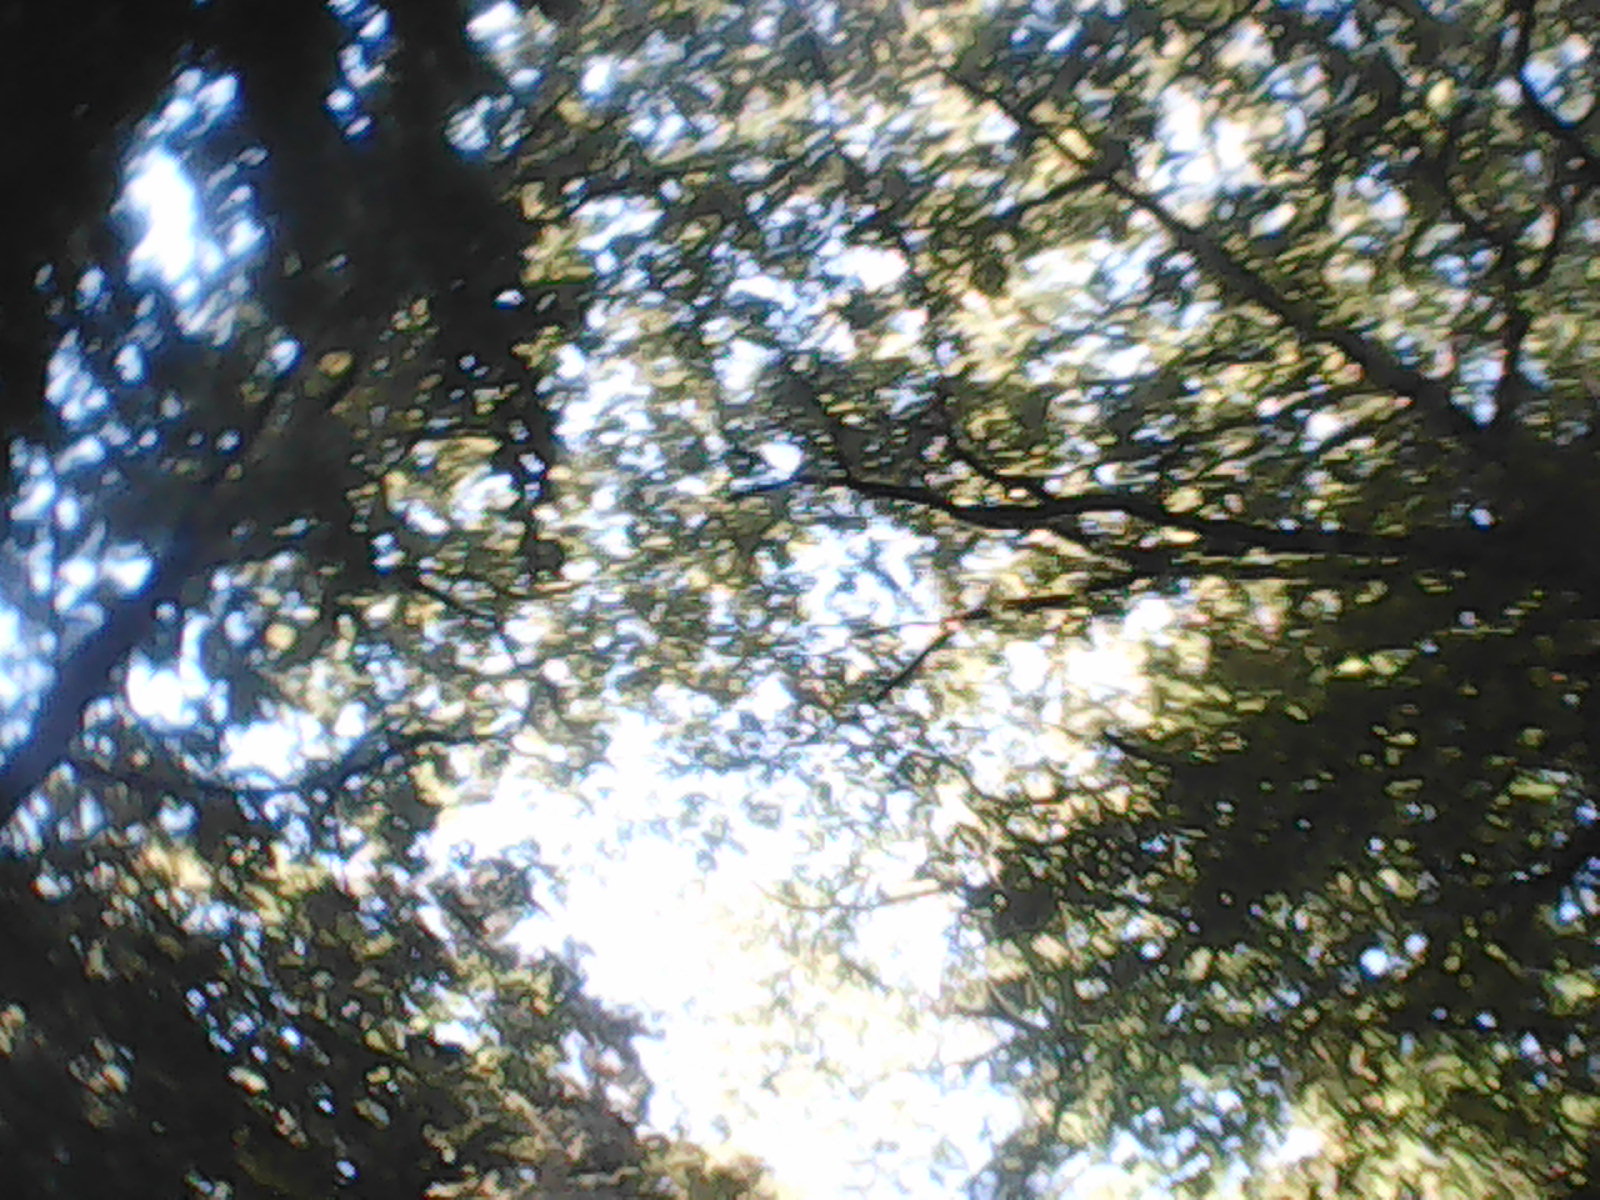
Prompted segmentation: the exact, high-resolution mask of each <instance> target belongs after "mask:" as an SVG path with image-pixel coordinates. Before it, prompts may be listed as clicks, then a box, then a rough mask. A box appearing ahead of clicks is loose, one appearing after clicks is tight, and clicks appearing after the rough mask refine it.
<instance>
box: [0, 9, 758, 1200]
mask: <svg viewBox="0 0 1600 1200" xmlns="http://www.w3.org/2000/svg"><path fill="white" fill-rule="evenodd" d="M554 7H555V6H552V8H554ZM458 16H459V14H457V13H455V12H454V11H453V9H452V8H451V6H440V5H435V4H428V3H424V4H404V3H402V4H398V5H389V6H387V7H386V8H385V9H384V10H382V11H381V12H380V11H379V10H377V9H375V8H372V7H370V6H363V5H335V6H332V7H329V6H325V5H323V4H320V3H299V4H288V5H282V4H272V5H262V4H253V3H250V2H248V0H233V2H230V3H223V4H217V5H199V6H195V5H186V4H180V5H176V6H174V5H167V6H164V7H161V8H160V9H159V11H158V10H157V8H155V7H151V8H150V9H149V11H146V10H145V8H142V7H141V8H139V9H138V10H137V11H136V10H135V9H133V8H130V7H128V6H110V7H108V8H106V9H105V11H104V12H103V13H98V12H97V13H96V15H95V19H94V20H93V21H91V22H89V23H88V24H87V25H79V24H74V23H73V17H72V16H71V15H70V14H67V10H55V9H48V8H40V7H39V6H33V5H28V6H11V7H8V8H6V9H5V11H4V13H3V14H0V27H3V29H4V32H5V36H4V38H3V44H4V45H5V46H6V47H7V49H8V51H12V52H15V51H17V50H24V51H37V52H38V60H37V61H35V62H30V63H28V64H27V69H20V68H19V70H18V71H16V72H9V71H8V72H7V73H6V78H5V85H4V86H5V88H6V89H7V90H6V91H5V92H4V94H5V96H7V97H8V98H11V99H14V100H16V101H17V108H18V110H19V111H20V110H21V109H22V108H29V109H32V108H33V106H34V104H35V102H37V104H38V109H39V113H40V120H39V122H38V123H37V124H36V125H33V126H22V125H17V124H16V123H13V125H14V126H15V129H12V128H11V127H8V132H7V135H6V141H5V143H4V151H5V153H6V154H7V156H8V163H9V165H10V167H11V168H12V169H16V170H20V171H22V172H23V173H24V174H25V175H29V176H33V175H35V174H36V175H37V176H38V178H39V180H40V187H39V192H38V196H37V197H36V198H33V197H32V193H29V197H30V198H33V199H34V203H33V204H32V205H31V206H30V205H29V204H27V203H23V204H20V205H19V204H17V203H16V202H17V201H18V200H21V199H23V192H24V191H25V189H11V191H10V192H8V195H7V199H6V202H5V203H6V205H7V207H6V208H5V210H4V215H5V218H6V221H5V224H6V234H7V241H6V243H5V245H4V253H3V254H0V316H3V319H4V324H5V345H4V351H5V353H4V357H3V360H0V391H3V393H4V397H5V406H4V429H3V430H0V432H3V433H4V435H5V436H6V438H7V441H8V445H9V444H10V443H11V439H12V437H13V435H14V434H16V433H17V431H18V430H23V431H26V432H28V433H29V434H30V437H29V438H28V440H26V441H19V442H16V443H15V444H14V445H11V446H10V448H11V449H12V451H13V453H12V466H13V476H12V478H13V481H14V484H15V486H14V488H13V490H12V492H11V495H10V498H9V503H8V508H9V514H8V515H9V522H8V524H7V526H6V534H7V538H6V541H5V544H4V546H3V549H0V571H3V578H4V580H5V585H4V595H5V606H4V610H3V614H0V619H3V621H4V627H5V631H6V636H5V645H4V651H3V653H4V658H5V664H6V679H7V682H6V683H5V684H4V686H3V688H0V700H3V703H4V706H5V707H4V711H3V718H0V721H3V723H0V745H3V746H4V750H5V757H4V760H3V764H0V815H3V818H4V819H5V821H6V823H7V832H6V850H5V853H6V857H5V858H4V859H3V860H0V871H3V874H4V884H3V898H0V903H3V904H4V906H5V909H6V921H5V923H4V925H5V929H6V935H5V942H6V955H5V962H6V969H5V972H4V979H3V980H0V1014H3V1015H0V1023H3V1035H0V1051H3V1056H0V1142H3V1144H4V1149H3V1151H0V1153H3V1154H4V1157H5V1160H6V1162H7V1165H8V1181H9V1182H8V1186H9V1187H10V1189H11V1191H12V1192H14V1193H15V1194H17V1195H26V1196H34V1195H37V1196H65V1195H88V1194H93V1195H140V1196H144V1195H162V1196H168V1195H180V1194H183V1195H191V1194H192V1195H210V1196H227V1195H231V1196H308V1197H309V1196H317V1197H322V1196H327V1195H331V1194H335V1193H339V1194H343V1193H349V1194H352V1195H374V1196H377V1195H383V1196H398V1195H415V1196H421V1195H429V1196H438V1197H445V1196H467V1195H473V1196H485V1197H488V1196H516V1195H538V1196H541V1197H557V1196H579V1195H602V1196H608V1197H622V1196H643V1195H651V1196H658V1195H677V1196H694V1197H708V1198H709V1197H734V1196H744V1195H756V1194H759V1193H761V1192H762V1190H763V1188H764V1184H763V1183H762V1181H761V1172H760V1169H759V1168H758V1167H756V1166H754V1165H751V1164H748V1163H745V1164H734V1165H732V1166H722V1165H718V1164H715V1163H712V1162H711V1161H709V1160H708V1159H707V1158H706V1156H705V1155H704V1154H703V1153H701V1152H700V1151H698V1150H697V1149H696V1148H694V1147H692V1146H684V1145H680V1144H677V1143H673V1142H671V1141H669V1140H667V1139H664V1138H660V1137H658V1136H656V1135H646V1134H644V1133H643V1132H642V1126H641V1122H642V1120H643V1112H642V1106H643V1103H644V1098H645V1084H644V1080H643V1079H642V1076H641V1075H640V1073H639V1071H638V1068H637V1062H636V1059H635V1057H634V1055H633V1051H632V1048H631V1039H632V1038H633V1037H634V1036H635V1035H636V1034H637V1033H638V1032H639V1028H638V1026H637V1024H636V1023H635V1022H634V1021H633V1020H632V1019H630V1018H624V1017H622V1016H619V1015H618V1014H616V1013H613V1012H611V1011H609V1010H607V1009H605V1008H603V1007H602V1006H601V1005H600V1004H598V1003H597V1002H596V1001H595V1000H593V999H592V998H590V997H589V996H587V995H586V994H585V992H584V990H583V983H582V979H581V976H580V975H579V974H578V972H577V971H576V969H575V968H574V967H573V966H572V965H571V963H570V962H568V961H567V960H566V959H565V958H563V957H560V956H554V955H549V954H545V955H536V956H534V957H532V958H529V957H527V956H525V955H523V954H520V953H519V952H517V951H516V950H514V949H513V948H512V947H510V946H509V945H508V944H507V942H506V940H505V936H506V934H507V932H508V931H509V929H510V927H511V926H512V925H513V924H514V923H515V922H516V921H517V920H518V919H519V917H520V916H522V915H526V913H527V912H528V911H530V906H532V904H533V901H532V892H531V889H532V887H533V886H534V881H535V878H536V877H538V876H540V875H541V874H543V871H542V870H541V869H538V868H537V867H536V866H535V865H534V864H532V863H530V862H529V861H515V862H513V861H506V862H476V863H474V862H465V863H460V864H457V868H456V870H455V871H454V873H452V874H450V875H447V876H446V877H444V878H442V879H441V878H435V877H433V876H432V874H431V872H432V868H431V867H430V864H429V859H428V857H427V856H426V841H425V839H426V837H427V835H428V834H429V832H430V831H431V830H432V829H433V827H434V825H435V822H436V820H437V817H438V814H439V812H440V811H441V809H442V808H444V807H445V806H447V805H448V804H450V803H452V802H454V801H455V799H456V798H457V789H458V788H461V789H462V790H466V791H469V792H472V791H475V790H479V789H484V788H487V786H488V783H487V781H488V780H490V779H492V776H493V771H494V765H495V762H496V760H497V756H498V757H501V758H503V756H504V754H505V753H506V751H507V747H506V746H505V744H504V743H503V742H497V740H496V739H498V738H499V737H500V735H503V734H504V735H509V734H510V733H511V732H512V731H513V730H518V731H520V732H521V734H522V736H524V737H527V738H535V739H536V738H537V737H538V735H539V731H540V730H547V731H548V730H551V729H556V728H560V729H561V731H562V735H563V736H562V741H563V748H562V750H561V751H560V753H561V755H563V756H567V757H570V759H571V761H572V762H574V763H578V762H581V761H582V760H583V758H584V756H585V755H586V754H592V753H593V750H592V743H593V738H592V737H589V738H588V744H589V748H588V749H586V740H585V738H586V727H585V726H583V725H582V723H581V722H579V721H576V720H569V719H568V717H567V715H566V714H565V713H564V712H563V711H562V706H561V703H560V700H559V698H555V699H552V698H551V697H550V696H548V695H547V694H544V693H541V692H540V691H539V690H538V689H537V688H534V687H530V686H529V685H528V684H527V682H526V677H527V676H528V674H529V670H528V668H527V665H526V663H525V662H523V661H521V658H520V652H519V648H518V646H517V644H516V642H515V640H514V639H513V638H512V637H511V636H510V635H509V634H508V626H509V624H510V623H511V621H512V619H513V617H514V616H515V615H516V614H517V612H518V611H519V610H520V608H521V607H523V606H525V605H527V604H529V603H531V602H533V601H534V600H536V598H537V597H538V595H539V593H540V592H541V590H542V589H548V587H549V585H550V581H551V579H552V578H553V577H554V575H555V573H556V572H557V570H558V569H559V567H560V563H561V554H560V551H559V548H558V547H557V546H555V544H554V543H552V542H550V541H549V540H548V539H546V538H544V537H543V536H542V535H541V531H540V526H539V522H538V519H537V517H536V515H535V512H534V510H535V508H536V507H537V506H538V504H539V503H540V502H541V501H543V500H545V499H547V496H546V495H545V493H544V489H545V487H546V484H547V480H548V475H549V471H550V467H551V465H552V464H553V462H554V461H555V458H556V451H555V446H554V441H553V437H552V433H551V416H550V413H549V411H548V409H547V407H546V400H545V397H544V396H542V395H541V385H542V381H543V380H544V378H545V376H546V374H547V370H548V366H549V363H550V361H551V360H552V358H553V355H554V353H555V350H556V348H557V346H558V345H559V344H560V343H561V342H562V340H563V339H564V338H565V337H566V336H568V335H569V334H572V333H573V332H574V331H575V330H577V329H578V328H579V326H580V323H581V316H582V311H583V304H584V302H585V299H586V286H585V274H584V273H583V271H582V264H580V263H577V261H576V259H575V256H574V255H573V253H572V251H571V249H570V247H569V248H566V249H563V244H562V238H561V236H560V231H559V229H557V230H556V231H555V232H554V233H551V234H550V236H547V237H545V238H544V241H543V243H540V238H541V234H544V233H549V228H548V227H549V226H551V225H558V226H559V225H560V224H561V223H562V222H563V221H564V220H565V218H566V214H565V212H564V210H563V207H562V204H563V201H562V199H561V197H560V196H559V195H557V196H555V197H553V198H551V199H550V200H549V202H548V203H546V205H545V206H544V207H543V208H542V209H541V208H539V207H538V206H537V205H533V204H532V203H531V201H530V204H529V205H525V206H523V207H521V208H520V209H519V207H518V205H517V204H516V203H515V202H514V201H515V197H514V196H511V195H509V194H508V191H507V184H506V174H505V170H504V160H505V153H506V151H505V146H504V145H503V144H501V142H500V140H499V136H500V135H499V130H498V128H497V126H495V123H494V114H493V113H490V114H488V116H487V117H485V116H484V115H483V114H482V113H480V114H479V116H478V124H479V125H480V126H487V128H488V132H487V135H486V136H487V138H488V141H489V146H488V149H487V151H484V150H482V149H480V150H479V151H478V152H477V153H476V155H475V156H474V155H472V154H469V153H465V152H462V151H461V150H460V149H459V146H458V145H456V144H453V143H452V140H451V137H450V136H447V134H449V133H450V131H451V130H452V129H454V128H456V126H458V125H459V124H460V123H461V120H462V119H463V118H462V111H463V108H464V106H469V105H470V102H471V101H472V99H473V94H474V89H477V88H483V87H492V88H498V87H500V86H502V85H501V83H500V80H499V77H498V76H497V75H496V74H495V72H494V70H493V68H492V66H491V65H490V64H489V63H488V62H486V61H485V60H484V58H483V57H482V55H481V54H479V52H478V50H477V48H476V47H475V45H473V44H472V42H471V40H470V39H469V37H468V36H467V33H466V32H465V30H464V28H463V26H462V23H461V21H460V20H458V19H457V17H458ZM63 22H65V23H63ZM542 28H543V30H544V34H545V35H546V36H547V37H551V36H554V34H555V28H556V27H554V26H552V25H549V24H548V23H546V25H545V26H543V27H542ZM13 35H14V36H13ZM34 68H39V70H38V72H37V74H36V73H35V70H34ZM102 68H103V69H102ZM41 80H42V82H40V81H41ZM546 82H547V84H548V99H549V104H548V107H547V111H546V119H545V120H544V122H543V123H542V124H541V123H540V122H538V121H532V122H524V124H523V125H522V126H521V128H520V130H519V143H518V144H519V146H520V147H521V149H522V151H523V152H524V153H525V154H526V155H527V156H528V158H529V159H530V160H532V159H535V158H539V157H541V156H542V157H543V159H544V160H545V161H546V162H549V163H552V164H553V163H556V162H564V163H565V166H564V167H562V168H553V169H564V170H578V169H581V168H583V167H585V166H587V165H588V163H589V161H590V159H591V158H592V157H595V156H599V155H603V154H604V153H605V152H606V148H607V145H608V143H607V134H606V131H605V130H604V129H603V128H598V127H596V128H588V129H583V128H575V127H574V126H573V125H572V124H571V123H570V122H568V121H567V120H565V119H564V118H562V117H561V116H560V115H559V114H557V113H556V111H555V110H556V106H557V104H558V102H559V97H560V94H561V91H562V89H563V88H564V87H568V86H570V81H565V82H564V81H563V78H562V76H561V73H560V72H559V71H556V72H552V73H551V74H550V75H549V76H548V77H547V81H546ZM331 84H338V85H340V86H342V87H343V88H344V92H343V94H344V96H345V97H346V99H347V100H348V101H349V103H350V104H354V105H356V106H357V108H358V110H360V109H364V110H365V111H364V113H363V112H360V111H358V113H357V115H356V116H354V117H352V116H351V115H350V114H349V113H348V112H346V111H345V110H344V109H343V108H341V106H340V105H339V104H335V105H333V106H331V107H330V106H329V105H328V104H327V103H326V101H327V98H328V95H329V86H330V85H331ZM35 89H37V90H35ZM336 94H338V93H337V92H336ZM534 98H535V99H537V97H534ZM24 101H25V102H24ZM341 112H344V116H343V117H341V116H340V115H339V114H340V113H341ZM469 115H470V114H469ZM141 118H142V119H141ZM363 122H364V123H363ZM461 140H462V139H461V138H459V137H457V138H455V139H454V141H455V143H459V142H461ZM470 149H471V147H470V146H469V147H468V150H470ZM163 156H165V158H166V159H167V160H169V161H177V162H179V163H181V164H182V166H183V167H184V168H186V169H187V170H188V172H189V173H190V176H191V177H192V178H194V179H197V180H198V181H199V183H198V185H197V186H196V189H195V191H194V194H193V199H194V202H195V207H196V209H197V211H198V215H199V218H200V219H199V221H198V223H197V228H196V229H195V230H194V231H193V236H194V237H195V238H196V239H197V240H198V241H199V242H200V244H201V246H202V248H203V249H204V253H200V252H197V253H196V262H195V263H192V264H191V266H190V268H189V270H188V272H187V275H186V276H183V277H173V276H171V275H170V274H168V275H164V272H166V271H167V268H164V267H162V266H161V265H160V264H156V266H155V267H150V266H148V265H142V264H141V262H140V261H139V258H138V255H133V256H131V257H130V255H129V245H128V243H127V242H126V241H125V240H124V239H123V237H122V236H120V235H121V234H122V233H124V232H126V233H133V234H137V232H138V231H137V228H136V226H137V221H138V218H137V214H135V219H134V220H133V221H122V220H121V217H122V216H123V215H124V213H122V212H118V213H115V214H112V215H113V216H114V217H115V218H116V219H113V220H108V218H107V209H108V206H110V204H111V201H112V198H113V197H114V196H116V195H117V194H118V192H119V190H120V189H123V188H124V186H125V184H126V180H127V179H128V178H129V176H130V175H132V174H133V173H135V172H136V171H137V170H138V169H139V168H140V167H141V166H145V167H147V166H149V165H150V163H151V162H152V161H156V162H157V164H158V165H159V163H160V161H161V160H162V157H163ZM135 177H136V176H135ZM127 190H128V192H129V193H130V194H131V193H132V192H133V191H134V190H136V189H134V188H132V187H129V188H128V189H127ZM129 203H130V200H129V199H128V198H127V197H124V200H123V201H122V204H123V207H124V208H126V206H127V205H128V204H129ZM13 218H14V219H13ZM119 225H120V226H121V228H119ZM536 243H538V244H539V245H540V246H542V248H538V247H536V252H533V253H530V254H528V255H527V256H526V258H527V261H526V262H524V253H523V252H524V249H525V247H527V246H529V245H532V244H536ZM207 247H208V249H205V248H207ZM208 255H209V258H208V257H207V256H208ZM41 268H47V269H46V270H44V271H43V272H41ZM41 281H42V283H41ZM51 325H53V326H54V330H53V331H52V332H47V329H48V328H49V327H50V326H51ZM46 361H49V362H50V364H51V365H50V370H49V401H50V403H49V406H48V408H47V409H46V410H45V411H44V413H43V414H42V417H43V419H41V414H40V412H39V411H38V408H37V404H38V398H39V397H40V396H41V394H42V392H41V388H40V387H39V382H38V381H40V380H42V379H43V378H44V377H45V371H44V364H45V363H46ZM47 426H48V428H46V427H47ZM524 718H525V719H524ZM589 724H590V725H591V726H592V720H591V721H590V722H589ZM252 745H254V746H255V747H256V748H255V749H252V748H251V747H252ZM263 746H265V747H270V749H267V750H263V749H261V747H263ZM475 780H483V781H485V782H481V783H474V782H471V781H475ZM469 783H470V784H471V786H470V787H469V786H468V785H469ZM452 1029H453V1030H454V1034H453V1035H451V1030H452Z"/></svg>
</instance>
